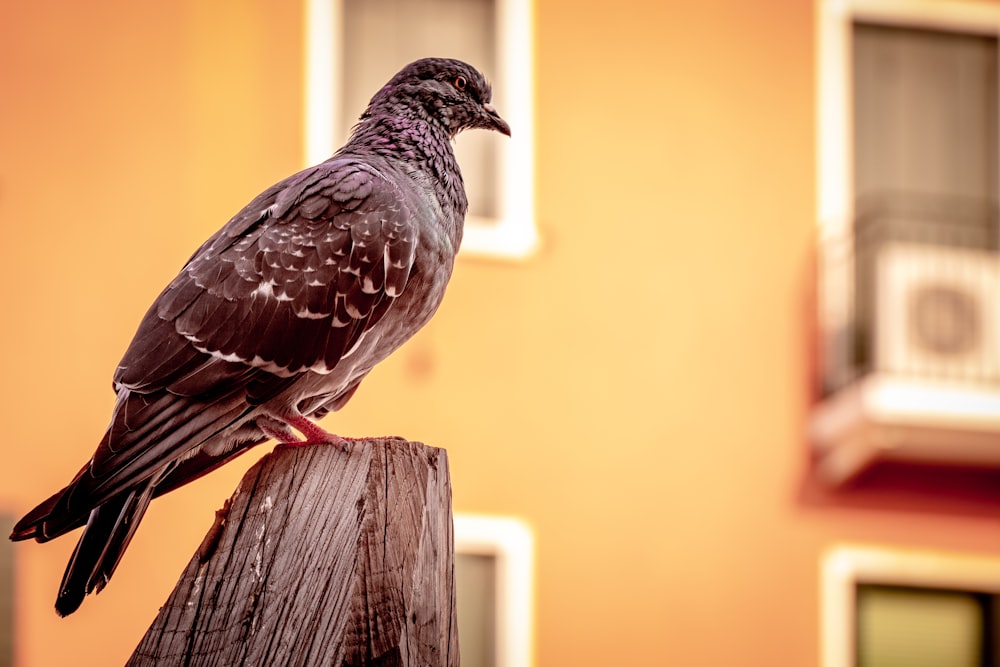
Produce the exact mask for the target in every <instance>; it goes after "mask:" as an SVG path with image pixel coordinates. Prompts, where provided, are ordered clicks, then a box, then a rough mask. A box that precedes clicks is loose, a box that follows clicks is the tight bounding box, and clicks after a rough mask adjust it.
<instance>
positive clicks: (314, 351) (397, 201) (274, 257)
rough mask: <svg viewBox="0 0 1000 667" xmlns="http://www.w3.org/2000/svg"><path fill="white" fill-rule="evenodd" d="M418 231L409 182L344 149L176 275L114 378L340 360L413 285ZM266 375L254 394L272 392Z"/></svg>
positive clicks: (232, 376)
mask: <svg viewBox="0 0 1000 667" xmlns="http://www.w3.org/2000/svg"><path fill="white" fill-rule="evenodd" d="M416 235H417V232H416V226H415V224H414V222H413V220H412V217H411V214H410V210H409V206H408V205H407V203H406V198H405V196H404V194H403V193H402V192H401V191H400V189H399V188H398V187H397V186H396V185H394V184H393V183H392V181H391V180H389V179H388V178H385V177H384V176H382V175H381V174H379V173H378V172H376V171H375V170H374V169H373V168H372V167H369V166H367V165H365V164H363V163H359V162H357V161H354V160H350V159H340V160H337V159H334V160H331V161H328V162H326V163H323V164H321V165H319V166H317V167H314V168H312V169H308V170H306V171H304V172H301V173H299V174H297V175H295V176H292V177H290V178H289V179H287V180H286V181H284V182H282V183H279V184H278V185H277V186H275V187H273V188H271V189H269V190H268V191H266V192H265V193H263V194H262V195H261V196H260V197H258V198H257V199H256V200H254V202H252V203H251V204H250V205H249V206H247V207H246V208H245V209H244V210H243V211H241V212H240V213H239V214H237V215H236V216H235V217H234V218H233V219H232V220H231V221H230V222H229V223H228V224H227V225H226V226H225V227H224V228H223V229H221V230H220V231H219V232H218V233H217V234H216V235H215V236H213V237H212V238H211V239H209V241H208V242H206V243H205V245H203V246H202V248H201V249H200V250H199V251H198V252H197V253H195V255H194V256H193V257H192V258H191V260H190V261H189V262H188V263H187V265H186V266H185V267H184V269H183V270H182V271H181V273H180V274H179V275H178V276H177V278H176V279H174V281H173V282H171V283H170V285H168V286H167V288H166V289H165V290H164V291H163V293H162V294H161V295H160V296H159V298H158V299H157V300H156V302H155V303H154V304H153V306H152V308H150V310H149V312H148V313H147V314H146V317H145V318H144V320H143V322H142V324H141V325H140V327H139V331H138V333H137V334H136V337H135V339H134V340H133V342H132V344H131V345H130V347H129V348H128V350H127V351H126V353H125V356H124V358H123V359H122V361H121V364H120V365H119V367H118V372H117V373H116V375H115V383H116V386H117V387H126V388H128V389H130V390H132V391H138V392H143V393H146V392H150V391H156V390H158V389H166V390H168V391H169V392H171V393H174V394H177V395H182V396H204V395H212V394H214V393H226V392H227V391H229V390H230V389H231V388H232V387H233V385H234V384H239V385H246V384H247V382H248V380H251V381H253V380H260V379H261V378H262V377H266V376H267V375H272V376H277V377H280V378H290V377H294V376H296V375H298V374H301V373H302V372H304V371H307V370H312V371H316V372H319V373H327V372H329V371H331V370H332V369H333V368H334V367H336V365H337V364H338V362H339V361H340V359H341V358H342V357H343V356H344V354H345V353H347V352H348V351H349V350H350V349H351V347H352V346H353V345H354V344H355V343H356V342H357V341H358V339H359V338H360V336H361V335H362V334H363V333H364V332H365V331H366V329H368V328H369V327H370V326H371V325H372V324H373V323H374V322H375V321H377V319H379V318H381V316H382V315H383V314H384V312H385V309H386V308H388V306H389V305H390V304H391V302H392V300H393V298H394V297H396V296H398V295H399V294H401V293H402V292H403V290H404V289H405V287H406V284H407V281H408V279H409V275H410V270H411V268H412V266H413V261H414V255H415V251H416V244H417V238H416ZM169 330H173V331H174V332H176V334H179V336H178V335H174V336H171V335H169ZM258 371H266V374H261V373H259V372H258ZM248 373H249V376H248ZM250 376H252V377H250ZM265 385H267V383H266V382H265V383H264V385H262V384H261V383H260V382H257V383H256V384H255V385H254V387H253V388H254V389H255V391H251V395H250V398H251V400H266V398H267V396H265V395H263V394H266V393H267V391H268V389H269V388H271V389H273V387H270V385H267V386H265Z"/></svg>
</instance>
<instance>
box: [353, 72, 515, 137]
mask: <svg viewBox="0 0 1000 667" xmlns="http://www.w3.org/2000/svg"><path fill="white" fill-rule="evenodd" d="M492 97H493V89H492V87H491V86H490V83H489V81H487V80H486V77H484V76H483V75H482V74H481V73H480V72H479V71H478V70H477V69H476V68H474V67H472V66H471V65H469V64H468V63H464V62H462V61H461V60H454V59H451V58H424V59H422V60H417V61H415V62H412V63H410V64H409V65H407V66H406V67H404V68H403V69H402V70H400V71H399V73H398V74H396V76H394V77H392V79H390V80H389V83H387V84H385V86H383V87H382V89H381V90H380V91H378V92H377V93H375V96H374V97H373V98H372V101H371V103H370V104H369V105H368V109H367V110H366V111H365V113H364V114H363V115H362V116H361V118H362V119H364V118H369V117H377V116H379V115H381V114H386V113H388V114H393V113H399V112H401V111H409V112H416V113H418V114H420V115H423V116H425V117H427V119H428V120H430V121H432V122H436V123H438V124H440V125H442V126H443V127H444V128H445V130H446V131H447V132H448V136H449V137H454V136H455V135H456V134H458V133H459V132H461V131H462V130H466V129H471V128H477V127H478V128H482V129H486V130H496V131H497V132H501V133H502V134H506V135H507V136H508V137H509V136H510V125H508V124H507V121H505V120H504V119H503V118H501V117H500V114H498V113H497V111H496V109H494V108H493V105H492V104H490V100H491V99H492Z"/></svg>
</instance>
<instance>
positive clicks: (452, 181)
mask: <svg viewBox="0 0 1000 667" xmlns="http://www.w3.org/2000/svg"><path fill="white" fill-rule="evenodd" d="M357 149H365V150H367V151H371V152H374V153H375V154H377V155H379V156H381V157H383V158H385V159H387V160H389V161H390V162H393V163H396V164H398V165H399V166H400V168H401V169H403V170H404V171H407V172H411V173H412V172H414V171H422V172H424V173H426V174H427V175H428V176H430V177H431V178H433V179H434V181H435V182H436V183H438V184H440V190H438V191H437V192H435V195H437V196H438V197H439V198H440V199H442V201H441V206H442V208H444V209H445V210H456V211H457V212H458V214H459V221H458V222H461V219H462V218H464V217H465V212H466V209H467V208H468V199H467V198H466V195H465V185H464V183H463V180H462V172H461V170H460V169H459V167H458V162H457V161H456V160H455V152H454V150H453V149H452V145H451V139H450V137H449V136H448V133H447V131H446V130H445V128H444V127H442V126H440V125H435V124H434V123H432V122H430V121H428V120H426V119H424V118H419V117H407V116H405V115H394V116H382V117H367V118H364V119H362V120H361V122H360V123H359V124H358V125H357V127H355V129H354V133H353V134H352V135H351V138H350V140H349V141H348V142H347V144H346V145H345V146H344V148H343V152H353V151H354V150H357Z"/></svg>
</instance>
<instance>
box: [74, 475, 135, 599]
mask: <svg viewBox="0 0 1000 667" xmlns="http://www.w3.org/2000/svg"><path fill="white" fill-rule="evenodd" d="M154 486H155V485H154V484H153V483H152V482H150V483H147V484H145V485H143V486H140V487H138V488H136V489H134V490H132V491H129V492H126V493H123V494H122V495H121V496H118V497H116V498H112V499H111V500H108V501H107V502H105V503H103V504H102V505H100V506H98V507H97V508H96V509H94V510H93V511H92V512H91V513H90V518H89V519H88V520H87V527H86V528H85V529H84V531H83V535H81V536H80V541H79V542H77V543H76V548H75V549H74V550H73V555H72V557H70V560H69V565H67V566H66V573H65V574H63V579H62V583H61V584H59V594H58V596H57V597H56V612H57V613H58V614H59V615H60V616H68V615H69V614H72V613H73V612H74V611H76V610H77V609H78V608H79V607H80V604H81V603H82V602H83V598H84V597H86V596H87V595H88V594H90V593H100V592H101V589H103V588H104V586H105V585H106V584H107V583H108V581H109V580H110V579H111V575H112V574H114V572H115V568H117V567H118V563H119V562H120V561H121V557H122V554H123V553H124V552H125V548H126V547H127V546H128V544H129V542H131V541H132V536H133V535H135V530H136V528H137V527H138V526H139V522H140V521H141V520H142V517H143V515H144V514H145V513H146V508H147V507H149V501H150V500H152V498H153V490H154Z"/></svg>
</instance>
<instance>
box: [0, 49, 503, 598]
mask: <svg viewBox="0 0 1000 667" xmlns="http://www.w3.org/2000/svg"><path fill="white" fill-rule="evenodd" d="M491 99H492V87H491V85H490V83H489V82H488V81H487V80H486V78H485V77H484V76H483V75H482V74H481V73H480V72H479V71H478V70H476V69H475V68H473V67H472V66H471V65H469V64H467V63H464V62H462V61H460V60H453V59H446V58H425V59H422V60H418V61H416V62H413V63H410V64H409V65H407V66H406V67H404V68H403V69H402V70H400V72H399V73H397V74H396V75H395V76H393V77H392V78H391V79H390V80H389V82H388V83H387V84H386V85H385V86H383V87H382V88H381V89H380V90H379V91H378V92H377V93H376V94H375V96H374V97H373V98H372V99H371V102H370V103H369V105H368V107H367V109H366V110H365V111H364V113H363V114H362V115H361V117H360V120H359V121H358V123H357V124H356V125H355V127H354V130H353V132H352V133H351V136H350V138H349V139H348V141H347V143H346V144H345V145H344V146H343V148H341V149H340V150H339V151H337V152H336V153H335V154H334V155H333V157H331V158H330V159H328V160H327V161H325V162H322V163H320V164H318V165H316V166H314V167H311V168H308V169H305V170H303V171H301V172H299V173H297V174H294V175H292V176H289V177H288V178H286V179H285V180H283V181H281V182H279V183H277V184H276V185H274V186H272V187H270V188H268V189H267V190H265V191H264V192H263V193H261V194H260V195H259V196H258V197H257V198H256V199H254V200H253V201H252V202H250V204H248V205H247V206H246V207H245V208H244V209H243V210H241V211H240V212H239V213H237V214H236V215H235V216H234V217H233V218H232V219H231V220H230V221H229V222H227V223H226V224H225V225H224V226H223V227H222V228H221V229H220V230H219V231H218V232H216V233H215V234H214V235H213V236H212V237H211V238H209V239H208V240H207V241H206V242H205V243H204V244H203V245H202V246H201V247H200V248H199V249H198V250H197V251H196V252H195V253H194V255H192V256H191V259H189V260H188V262H187V264H185V265H184V267H183V268H182V269H181V271H180V273H179V274H178V275H177V277H176V278H174V280H173V281H172V282H171V283H170V284H169V285H167V287H166V288H165V289H164V290H163V292H161V293H160V295H159V296H158V297H157V298H156V300H155V301H154V302H153V305H152V306H151V307H150V309H149V311H148V312H147V313H146V315H145V316H144V317H143V319H142V321H141V323H140V324H139V327H138V330H137V331H136V334H135V337H134V338H133V340H132V342H131V343H130V344H129V346H128V348H127V350H126V351H125V355H124V357H123V358H122V360H121V362H120V363H119V365H118V367H117V369H116V371H115V374H114V382H113V388H114V390H115V392H116V395H117V400H116V402H115V406H114V409H113V412H112V416H111V422H110V424H109V426H108V428H107V431H106V432H105V433H104V436H103V438H102V439H101V441H100V443H99V445H98V446H97V450H96V451H95V453H94V455H93V457H92V458H91V459H90V460H89V461H88V462H87V463H86V464H85V465H84V466H83V467H82V468H81V469H80V471H79V472H78V473H77V474H76V476H75V477H74V478H73V480H72V481H71V482H70V483H69V484H68V485H67V486H66V488H64V489H62V490H61V491H59V492H58V493H56V494H54V495H53V496H52V497H50V498H49V499H48V500H45V501H44V502H42V503H41V504H40V505H38V507H36V508H35V509H33V510H31V511H30V512H28V513H27V515H25V516H24V518H22V519H21V520H20V521H19V522H18V523H17V524H16V525H15V526H14V529H13V532H12V533H11V536H10V539H12V540H27V539H32V538H33V539H35V540H36V541H38V542H45V541H48V540H51V539H53V538H56V537H59V536H60V535H63V534H65V533H67V532H69V531H72V530H74V529H76V528H79V527H80V526H85V528H84V531H83V533H82V535H81V537H80V539H79V542H78V543H77V545H76V549H75V550H74V552H73V555H72V557H71V558H70V561H69V564H68V565H67V567H66V572H65V574H64V576H63V579H62V583H61V584H60V586H59V591H58V594H57V598H56V604H55V607H56V612H57V613H58V614H59V615H60V616H66V615H68V614H71V613H73V612H74V611H76V610H77V609H78V608H79V606H80V604H81V603H82V602H83V599H84V598H85V597H86V595H88V594H90V593H92V592H100V591H101V590H102V589H103V588H104V586H105V585H107V583H108V581H109V580H110V578H111V576H112V574H113V573H114V571H115V568H116V567H117V566H118V563H119V562H120V560H121V557H122V554H123V553H124V551H125V549H126V548H127V547H128V544H129V541H130V540H131V539H132V537H133V535H134V534H135V531H136V528H137V526H138V525H139V522H140V521H141V519H142V516H143V514H144V512H145V511H146V508H147V507H148V506H149V503H150V501H151V500H152V499H153V498H155V497H157V496H159V495H162V494H164V493H167V492H168V491H171V490H173V489H176V488H178V487H180V486H182V485H184V484H187V483H188V482H190V481H192V480H194V479H196V478H198V477H201V476H202V475H204V474H206V473H208V472H210V471H212V470H214V469H215V468H217V467H219V466H221V465H223V464H224V463H226V462H228V461H230V460H232V459H233V458H234V457H236V456H238V455H239V454H241V453H243V452H245V451H247V450H248V449H249V448H251V447H254V446H256V445H259V444H261V443H263V442H265V441H268V440H276V441H277V442H278V443H279V446H281V445H284V446H304V445H321V444H328V445H334V446H338V447H340V448H342V449H345V450H346V449H347V448H348V446H347V443H346V441H345V440H344V439H343V438H340V437H339V436H336V435H334V434H331V433H328V432H327V431H325V430H324V429H323V428H322V427H321V426H319V425H318V424H317V423H316V421H315V420H316V419H318V418H320V417H322V416H324V415H326V414H327V413H329V412H332V411H335V410H338V409H340V408H341V407H343V406H344V404H345V403H347V401H348V400H350V398H351V396H352V395H353V394H354V393H355V391H357V389H358V386H359V385H360V383H361V382H362V380H364V378H365V377H366V376H367V375H368V373H369V372H370V371H371V370H372V368H373V367H374V366H375V365H376V364H378V363H379V362H380V361H382V360H383V359H385V358H386V357H387V356H388V355H389V354H391V353H392V352H393V351H394V350H395V349H396V348H398V347H399V346H400V345H402V344H403V343H404V342H405V341H406V340H407V339H409V338H410V337H411V336H413V334H414V333H416V332H417V331H418V330H419V329H420V328H421V327H422V326H424V325H425V324H426V323H427V322H428V320H430V318H431V316H432V315H433V314H434V312H435V311H436V310H437V308H438V306H439V305H440V303H441V300H442V298H443V297H444V293H445V287H446V285H447V283H448V281H449V279H450V277H451V273H452V268H453V266H454V262H455V255H456V253H457V251H458V249H459V245H460V243H461V240H462V229H463V222H464V219H465V212H466V209H467V208H468V200H467V199H466V195H465V186H464V183H463V180H462V175H461V172H460V170H459V168H458V164H457V162H456V161H455V155H454V152H453V149H452V140H454V138H455V136H456V135H457V134H458V133H459V132H461V131H462V130H465V129H471V128H481V129H486V130H494V131H497V132H500V133H502V134H505V135H507V136H510V126H509V125H508V124H507V122H506V121H504V120H503V119H502V118H501V117H500V115H499V114H498V113H497V111H496V109H495V108H494V107H493V106H492V105H491Z"/></svg>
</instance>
